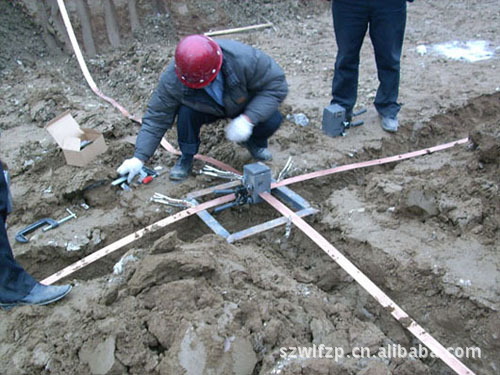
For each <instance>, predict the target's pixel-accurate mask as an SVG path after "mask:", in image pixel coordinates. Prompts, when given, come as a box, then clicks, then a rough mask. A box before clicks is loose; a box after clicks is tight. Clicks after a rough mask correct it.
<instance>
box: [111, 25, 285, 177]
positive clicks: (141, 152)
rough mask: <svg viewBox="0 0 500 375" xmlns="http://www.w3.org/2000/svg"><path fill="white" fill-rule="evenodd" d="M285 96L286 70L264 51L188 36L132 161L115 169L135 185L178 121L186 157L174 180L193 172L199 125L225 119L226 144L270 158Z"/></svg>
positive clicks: (175, 170)
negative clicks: (226, 119) (279, 108)
mask: <svg viewBox="0 0 500 375" xmlns="http://www.w3.org/2000/svg"><path fill="white" fill-rule="evenodd" d="M287 93H288V85H287V82H286V79H285V74H284V72H283V70H282V69H281V68H280V67H279V66H278V64H277V63H276V62H275V61H274V60H273V59H272V58H271V57H269V56H268V55H266V54H265V53H263V52H262V51H260V50H258V49H255V48H253V47H250V46H248V45H245V44H242V43H239V42H236V41H232V40H218V41H215V40H213V39H211V38H209V37H207V36H204V35H190V36H187V37H185V38H184V39H182V40H181V41H180V42H179V44H178V45H177V48H176V50H175V58H174V61H173V62H172V63H171V64H170V65H169V66H168V67H167V68H166V70H165V71H164V72H163V73H162V75H161V77H160V81H159V84H158V86H157V87H156V90H155V92H154V93H153V95H152V97H151V99H150V101H149V104H148V107H147V110H146V113H145V115H144V117H143V118H142V127H141V129H140V131H139V134H138V135H137V140H136V144H135V153H134V157H132V158H130V159H127V160H125V161H124V162H123V163H122V165H121V166H120V167H119V168H118V170H117V171H118V173H119V174H120V175H126V174H128V180H129V182H131V181H132V179H133V178H134V176H135V175H137V174H138V173H139V172H140V170H141V169H142V166H143V164H144V162H145V161H146V160H148V159H149V158H150V157H151V156H152V155H153V153H154V152H155V150H156V148H157V147H158V145H159V144H160V142H161V139H162V137H163V135H164V134H165V132H166V131H167V130H168V129H170V128H171V127H172V124H173V123H174V120H175V118H177V134H178V135H177V139H178V144H179V148H180V150H181V153H182V155H181V156H180V157H179V159H178V160H177V162H176V163H175V165H174V167H173V168H172V169H171V171H170V179H171V180H183V179H185V178H186V177H188V175H189V173H190V172H191V168H192V165H193V156H194V155H195V154H196V153H197V152H198V148H199V145H200V128H201V126H202V125H204V124H210V123H213V122H215V121H217V120H218V119H223V118H229V119H231V121H230V122H229V124H228V125H227V126H226V129H225V131H226V137H227V139H228V140H230V141H232V142H237V143H238V144H240V145H241V146H243V147H246V148H247V149H248V151H249V152H250V154H251V155H252V157H253V158H254V159H256V160H261V161H268V160H271V159H272V155H271V152H270V151H269V150H268V148H267V146H268V144H267V140H268V139H269V137H271V135H273V134H274V132H275V131H276V130H277V129H278V128H279V126H280V125H281V122H282V120H283V118H282V116H281V114H280V112H279V111H278V107H279V105H280V104H281V103H282V102H283V100H284V99H285V97H286V95H287Z"/></svg>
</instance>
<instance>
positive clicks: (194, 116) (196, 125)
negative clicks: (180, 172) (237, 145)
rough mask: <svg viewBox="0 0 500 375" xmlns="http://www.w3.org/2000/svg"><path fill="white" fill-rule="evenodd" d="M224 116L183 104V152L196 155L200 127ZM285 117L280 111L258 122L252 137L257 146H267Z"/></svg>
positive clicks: (180, 121) (179, 122)
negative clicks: (207, 112)
mask: <svg viewBox="0 0 500 375" xmlns="http://www.w3.org/2000/svg"><path fill="white" fill-rule="evenodd" d="M221 118H223V117H217V116H214V115H210V114H206V113H202V112H198V111H195V110H193V109H191V108H189V107H186V106H181V107H180V109H179V113H178V114H177V140H178V143H179V148H180V149H181V152H182V153H183V154H187V155H194V154H196V153H197V152H198V148H199V147H200V129H201V126H202V125H204V124H211V123H213V122H215V121H217V120H219V119H221ZM282 121H283V117H282V116H281V113H279V112H278V111H276V112H274V113H273V114H272V115H271V117H269V118H268V119H267V120H266V121H264V122H261V123H259V124H256V125H255V126H254V128H253V133H252V135H251V136H250V139H251V140H252V141H253V143H254V144H255V145H256V146H257V147H267V140H268V139H269V137H271V136H272V135H273V134H274V133H275V132H276V130H278V129H279V127H280V125H281V122H282Z"/></svg>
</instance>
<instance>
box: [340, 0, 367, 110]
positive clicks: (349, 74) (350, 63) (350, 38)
mask: <svg viewBox="0 0 500 375" xmlns="http://www.w3.org/2000/svg"><path fill="white" fill-rule="evenodd" d="M332 15H333V29H334V31H335V40H336V42H337V47H338V51H337V57H336V60H335V72H334V76H333V81H332V97H333V99H332V101H331V104H338V105H340V106H342V107H343V108H344V109H345V110H346V117H347V119H348V120H350V117H351V115H352V109H353V108H354V105H355V104H356V99H357V96H358V76H359V53H360V50H361V46H362V44H363V39H364V37H365V34H366V30H367V29H368V19H369V18H368V16H369V7H368V4H367V1H366V0H356V1H352V0H332Z"/></svg>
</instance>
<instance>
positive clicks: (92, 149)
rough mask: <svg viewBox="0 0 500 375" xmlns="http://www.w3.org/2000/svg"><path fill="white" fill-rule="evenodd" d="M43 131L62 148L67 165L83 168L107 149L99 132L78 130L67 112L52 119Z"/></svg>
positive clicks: (74, 121)
mask: <svg viewBox="0 0 500 375" xmlns="http://www.w3.org/2000/svg"><path fill="white" fill-rule="evenodd" d="M45 129H46V130H47V131H48V132H49V133H50V135H51V136H52V137H53V138H54V139H55V141H56V142H57V144H58V145H59V147H61V148H62V150H63V153H64V157H65V158H66V163H67V164H68V165H76V166H77V167H83V166H85V165H87V164H88V163H90V162H91V161H92V160H93V159H95V158H96V157H97V156H98V155H100V154H102V153H103V152H105V151H106V150H107V149H108V147H107V146H106V143H105V142H104V137H103V135H102V134H101V133H100V132H98V131H97V130H94V129H88V128H80V125H78V123H77V122H76V120H75V119H74V118H73V116H71V113H70V112H69V111H67V112H64V113H63V114H61V115H59V116H57V117H56V118H54V119H53V120H52V121H50V122H49V123H48V124H47V125H45ZM82 146H83V147H82Z"/></svg>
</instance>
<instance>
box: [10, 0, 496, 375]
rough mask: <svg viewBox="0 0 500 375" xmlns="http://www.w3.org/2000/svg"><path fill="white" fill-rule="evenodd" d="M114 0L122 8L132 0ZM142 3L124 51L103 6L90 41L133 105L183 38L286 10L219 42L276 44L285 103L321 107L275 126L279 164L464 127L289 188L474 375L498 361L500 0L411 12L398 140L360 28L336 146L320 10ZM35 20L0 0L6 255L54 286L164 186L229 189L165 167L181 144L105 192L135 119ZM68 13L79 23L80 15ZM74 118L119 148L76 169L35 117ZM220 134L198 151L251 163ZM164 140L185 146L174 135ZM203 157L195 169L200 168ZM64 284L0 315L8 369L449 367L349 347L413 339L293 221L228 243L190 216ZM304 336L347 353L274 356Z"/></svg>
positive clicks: (416, 6)
mask: <svg viewBox="0 0 500 375" xmlns="http://www.w3.org/2000/svg"><path fill="white" fill-rule="evenodd" d="M26 3H28V5H29V3H30V2H25V4H24V5H26ZM54 3H55V2H54ZM68 3H70V4H71V3H72V2H68ZM91 3H92V2H91ZM104 3H106V2H104ZM116 3H117V8H118V9H117V13H118V15H120V14H121V13H120V12H121V11H122V9H121V8H120V4H122V3H124V2H123V1H118V2H116ZM32 4H33V3H32ZM172 4H176V5H175V6H174V5H172ZM91 5H92V4H91ZM137 5H138V9H139V16H140V21H141V27H140V29H136V30H134V32H133V33H132V32H129V33H127V32H123V33H121V34H120V35H121V40H120V45H119V46H115V47H114V48H113V47H112V46H110V43H108V42H106V40H105V38H104V37H103V36H102V35H105V31H104V29H105V28H104V26H103V24H102V23H101V24H100V23H99V22H97V21H95V20H99V19H100V18H93V20H94V21H95V22H94V24H93V26H94V27H95V28H97V31H100V33H99V32H98V33H95V35H96V45H97V53H96V55H95V56H93V57H88V58H87V63H88V65H89V70H90V71H91V73H92V75H93V77H94V79H95V81H96V83H97V85H98V86H99V88H100V89H101V90H102V91H103V92H104V93H105V94H107V95H109V96H111V97H113V98H115V99H116V100H117V101H118V102H120V103H121V104H122V105H123V106H125V107H126V108H127V109H128V110H129V111H130V112H132V113H134V114H137V115H139V116H140V115H141V114H142V113H143V112H144V110H145V106H146V104H147V100H148V98H149V97H150V95H151V93H152V90H153V89H154V88H155V86H156V83H157V79H158V77H159V74H160V73H161V71H162V69H163V68H164V67H165V66H166V65H167V64H168V62H169V61H170V59H171V58H172V56H173V51H174V47H175V44H176V42H177V41H178V37H179V36H180V35H183V34H186V33H192V32H202V31H206V30H219V29H225V28H230V27H238V26H247V25H252V24H257V23H264V22H272V23H273V24H274V27H273V28H267V29H264V30H260V31H252V32H246V33H240V34H233V35H231V36H227V37H225V38H234V39H237V40H240V41H243V42H245V43H248V44H251V45H254V46H256V47H258V48H260V49H262V50H263V51H265V52H267V53H269V54H270V55H271V56H273V57H274V58H275V59H276V60H277V61H278V63H279V64H280V65H281V66H282V67H283V69H284V70H285V72H286V74H287V79H288V82H289V85H290V93H289V95H288V97H287V99H286V101H285V103H284V105H283V107H282V112H283V114H284V115H285V116H286V115H290V116H293V114H299V113H303V114H305V115H306V116H307V117H308V119H309V120H310V122H309V125H307V126H305V127H303V126H300V125H297V124H295V123H294V121H293V118H291V117H290V116H289V119H287V120H286V121H285V122H284V123H283V125H282V127H281V128H280V130H279V131H278V132H277V134H276V135H275V136H274V137H273V138H272V139H271V141H270V149H271V150H272V152H273V155H274V160H273V161H272V162H271V163H269V166H270V167H271V169H272V171H273V176H275V177H276V176H277V174H278V172H279V171H280V170H281V169H282V168H283V166H284V165H285V163H286V161H287V159H288V158H289V157H292V160H293V168H292V171H291V173H290V175H299V174H303V173H307V172H311V171H316V170H321V169H325V168H331V167H333V166H337V165H344V164H349V163H353V162H358V161H365V160H371V159H375V158H380V157H384V156H392V155H396V154H399V153H404V152H409V151H414V150H418V149H422V148H425V147H430V146H434V145H438V144H442V143H446V142H451V141H454V140H458V139H461V138H465V137H468V136H469V137H470V139H471V142H469V143H468V144H467V145H462V146H456V147H454V148H451V149H448V150H445V151H441V152H436V153H432V154H429V155H426V156H422V157H419V158H415V159H409V160H406V161H402V162H398V163H394V164H390V165H386V166H379V167H375V168H374V167H372V168H365V169H357V170H354V171H350V172H344V173H340V174H335V175H332V176H330V177H323V178H320V179H315V180H310V181H306V182H302V183H298V184H294V185H291V186H290V188H292V189H293V190H294V191H295V192H297V193H299V194H301V195H302V196H303V197H304V198H305V199H307V200H308V201H309V202H310V203H311V204H312V205H313V206H314V207H315V208H317V209H318V210H319V212H318V213H317V214H315V215H314V216H312V217H309V218H307V219H306V220H307V221H308V222H309V223H310V224H311V225H312V226H313V227H314V228H315V229H316V230H318V231H319V232H320V233H321V234H322V235H323V236H325V237H326V238H327V239H328V240H329V241H330V242H331V243H332V244H333V245H334V246H335V247H337V248H338V249H339V250H340V251H341V252H342V253H343V254H345V255H346V257H347V258H349V259H350V260H351V261H352V262H353V263H355V264H356V266H358V267H359V268H360V269H361V270H362V271H363V272H364V273H365V274H366V275H367V276H368V277H369V278H370V279H372V280H373V281H374V282H375V284H377V285H378V286H379V287H380V288H382V289H383V290H384V291H385V292H386V293H387V294H388V295H389V296H390V297H391V298H393V299H394V301H395V302H396V303H397V304H399V305H400V306H401V307H402V308H403V309H404V310H405V311H406V312H407V313H408V314H409V315H410V316H411V317H413V318H414V319H415V320H416V321H417V322H418V323H420V324H421V325H422V326H423V327H424V328H425V329H426V330H427V331H428V332H429V333H430V334H431V335H433V336H434V337H435V338H436V339H437V340H438V341H439V342H441V343H442V344H443V345H444V346H445V347H454V348H466V347H478V348H480V350H481V358H461V360H462V361H463V362H464V363H465V364H466V365H467V366H468V367H469V368H471V369H472V370H473V371H474V372H476V373H477V374H487V375H494V374H498V373H499V372H500V359H499V357H498V353H499V351H500V344H499V337H500V324H499V322H500V317H499V309H500V287H499V286H500V271H499V269H500V245H499V243H500V242H499V239H500V230H499V225H500V195H499V182H500V178H499V176H500V173H499V172H500V167H499V165H500V164H499V154H500V126H499V125H500V73H499V71H500V70H499V68H498V65H499V63H500V62H499V55H500V51H499V48H500V35H499V34H498V26H499V22H500V11H499V8H498V2H497V1H484V0H483V1H479V0H459V1H439V2H436V1H430V0H417V1H415V2H414V3H412V4H409V6H408V21H407V30H406V37H405V44H404V51H403V58H402V71H401V89H400V101H401V102H402V103H403V107H402V110H401V113H400V123H401V128H400V130H399V131H398V133H396V134H393V135H392V134H388V133H385V132H383V131H382V129H381V128H380V125H379V120H378V117H377V114H376V112H375V110H374V108H373V106H372V101H373V99H374V97H375V91H376V88H377V76H376V67H375V63H374V59H373V51H372V47H371V44H370V41H369V38H367V39H366V41H365V44H364V46H363V49H362V57H361V68H360V84H359V98H358V106H357V108H358V109H360V108H367V110H368V112H367V113H366V114H364V115H361V116H360V118H361V119H362V120H364V122H365V124H364V125H363V126H361V127H358V128H353V129H349V130H348V132H347V135H346V136H345V137H336V138H330V137H327V136H325V135H323V134H322V131H321V120H322V112H323V108H324V107H325V106H326V105H328V104H329V101H330V85H331V79H332V76H333V63H334V59H335V53H336V45H335V42H334V37H333V31H332V21H331V11H330V3H329V2H327V1H320V0H311V1H300V0H295V1H284V0H283V1H280V0H258V1H253V2H238V1H235V0H226V1H221V2H218V1H214V0H210V1H204V2H196V1H188V0H186V1H182V2H169V1H165V2H163V1H152V2H144V1H139V2H138V3H137ZM153 5H155V6H156V8H155V7H154V6H153ZM70 11H71V9H70ZM153 11H154V12H153ZM33 12H35V13H33ZM148 12H149V13H148ZM33 14H36V10H33V9H30V6H23V3H22V2H19V1H14V2H12V1H6V0H0V21H1V22H0V49H1V51H2V52H1V54H0V77H1V83H0V95H1V97H2V98H3V100H2V101H1V103H0V130H1V135H0V157H1V158H2V159H3V160H4V161H6V162H7V164H8V165H9V168H10V171H11V174H12V193H13V198H14V206H15V210H14V212H13V213H12V214H11V215H10V216H9V220H8V233H9V237H10V239H11V244H12V247H13V251H14V253H15V255H16V258H17V259H18V260H19V262H20V263H21V264H22V265H23V266H24V267H25V268H26V269H27V270H28V271H29V272H31V273H32V274H33V275H35V276H36V277H37V278H38V279H40V280H41V279H43V278H45V277H48V276H50V275H51V274H53V273H54V272H57V271H58V270H60V269H62V268H64V267H65V266H68V265H70V264H72V263H73V262H75V261H77V260H79V259H81V258H83V257H84V256H86V255H88V254H91V253H92V252H94V251H97V250H99V249H101V248H103V247H104V246H106V245H108V244H110V243H112V242H114V241H116V240H118V239H120V238H122V237H124V236H126V235H128V234H130V233H132V232H134V231H136V230H138V229H140V228H143V227H145V226H147V225H149V224H152V223H154V222H156V221H158V220H160V219H162V218H164V217H166V216H169V215H171V214H172V213H174V212H177V211H178V210H179V209H178V208H172V207H167V206H164V205H161V204H157V203H154V202H151V200H150V198H151V197H152V195H153V194H154V192H159V193H162V194H166V195H169V196H172V197H176V198H181V197H184V196H185V195H186V194H187V193H189V192H191V191H195V190H199V189H202V188H205V187H209V186H214V185H217V184H219V183H221V182H223V181H222V180H219V179H216V178H210V177H207V176H204V175H200V174H198V173H193V175H192V176H191V177H190V178H189V179H188V180H187V181H185V182H184V183H181V184H174V183H172V182H170V181H169V180H168V169H169V168H170V167H171V166H172V165H173V164H174V162H175V160H176V157H175V156H173V155H171V154H169V153H168V152H167V151H165V150H163V149H160V148H159V149H158V150H157V152H156V153H155V155H154V157H153V158H152V159H151V160H150V162H149V163H148V166H150V167H157V168H159V170H160V176H159V177H158V178H156V179H155V180H154V181H153V183H151V184H149V185H143V186H140V187H136V188H134V189H133V190H132V191H131V192H126V191H123V190H121V189H119V188H115V187H112V186H111V185H110V184H109V182H110V181H111V180H112V179H114V178H115V177H116V173H115V169H116V168H117V167H118V166H119V164H120V163H121V162H122V160H123V159H125V158H127V157H130V156H131V155H132V153H133V145H132V144H131V143H130V142H129V140H130V139H134V137H135V135H136V134H137V132H138V129H139V127H138V125H137V124H135V123H133V122H131V121H129V120H128V119H126V118H124V117H123V116H122V115H121V114H120V113H119V112H118V111H117V110H116V109H114V108H113V107H111V106H110V105H108V104H107V103H106V102H104V101H102V100H101V99H99V98H98V97H97V96H95V95H94V94H93V92H92V91H91V90H90V89H89V87H88V86H87V85H86V83H85V81H84V78H83V76H82V74H81V71H80V69H79V68H78V65H77V63H76V59H75V58H74V56H73V55H72V54H68V53H67V52H65V50H66V51H67V46H65V45H64V35H61V34H57V27H56V26H57V24H56V21H57V18H50V17H52V16H51V15H50V13H48V14H49V16H50V17H49V19H48V21H47V20H46V22H45V23H44V22H42V21H43V20H40V19H37V18H36V17H33ZM205 15H206V16H205ZM72 17H73V18H74V19H73V21H74V22H75V28H76V30H77V35H79V37H81V34H80V25H79V23H78V19H77V17H75V15H74V11H73V13H72ZM96 17H97V16H96ZM51 25H52V26H54V25H55V26H54V28H53V29H51ZM49 26H50V27H49ZM120 27H121V28H122V29H123V28H124V26H123V24H120ZM50 30H52V31H50ZM54 30H55V31H54ZM469 40H485V41H488V43H489V46H490V48H491V50H492V51H493V52H492V55H493V56H492V57H491V58H489V59H485V60H481V61H476V62H468V61H465V60H463V59H461V60H456V59H451V58H448V57H445V56H443V55H439V54H438V53H436V52H434V50H433V49H432V46H433V45H436V44H439V43H444V42H450V41H460V42H467V41H469ZM422 46H426V51H427V52H425V53H423V52H422ZM419 47H420V48H419ZM66 110H69V111H70V112H71V114H72V115H73V116H74V118H75V119H76V120H77V121H78V123H79V124H80V126H82V127H86V128H93V129H97V130H99V131H100V132H102V133H103V134H104V137H105V140H106V143H107V145H108V150H107V151H106V152H105V153H104V154H102V155H100V157H99V158H97V159H96V160H95V161H94V162H92V163H90V164H89V165H88V166H87V167H85V168H79V167H72V166H68V165H66V163H65V160H64V156H63V153H62V151H61V150H60V148H59V147H58V146H57V144H56V143H55V142H54V140H53V139H52V138H51V136H50V135H49V134H48V133H47V131H46V130H45V129H44V126H45V125H46V124H47V123H48V122H49V121H50V120H51V119H53V118H54V117H55V116H57V115H59V114H60V113H62V112H64V111H66ZM223 126H224V124H223V123H219V124H217V125H215V126H212V127H205V128H203V129H202V148H201V153H203V154H206V155H209V156H212V157H214V158H216V159H219V160H221V161H223V162H225V163H228V164H230V165H232V166H233V167H235V168H237V169H238V170H242V169H243V166H244V165H245V164H248V163H250V162H251V159H250V156H249V154H248V153H247V151H246V150H244V149H241V148H239V147H238V146H235V145H233V144H231V143H229V142H228V141H226V140H225V139H224V132H223ZM167 139H168V140H169V141H170V142H171V143H172V144H174V145H176V135H175V130H173V131H169V132H168V133H167ZM202 166H203V163H201V162H200V161H197V162H196V164H195V167H196V168H195V169H196V170H199V169H200V168H201V167H202ZM212 197H213V196H209V197H207V199H211V198H212ZM66 208H70V209H71V210H72V211H74V212H75V213H76V214H77V216H78V217H77V219H74V220H71V221H69V222H67V223H65V224H63V225H61V226H60V227H59V228H57V229H54V230H51V231H48V232H42V231H37V232H35V233H34V234H32V235H30V241H29V242H28V243H27V244H20V243H17V242H16V241H15V240H14V236H15V234H16V232H17V231H19V230H20V229H22V228H24V227H26V226H27V225H29V224H31V223H33V222H34V221H36V220H38V219H41V218H44V217H50V218H54V219H59V218H62V217H64V216H66V215H67V213H66V210H65V209H66ZM278 216H279V214H278V213H276V211H275V210H274V209H273V208H271V207H269V206H267V205H266V204H265V203H261V204H259V205H254V206H251V207H247V206H245V207H242V208H237V209H231V210H226V211H223V212H222V213H221V214H219V215H217V218H218V220H219V221H220V222H221V223H222V224H223V225H224V226H225V227H226V228H227V229H228V230H229V231H230V232H234V231H237V230H241V229H244V228H247V227H249V226H251V225H254V224H257V223H261V222H264V221H266V220H269V219H271V218H276V217H278ZM117 264H118V265H119V266H120V267H117ZM119 271H121V272H119ZM60 282H67V283H71V284H72V285H73V286H74V288H73V291H72V292H71V294H70V295H69V296H68V297H66V298H65V299H64V300H62V301H60V302H58V303H56V304H53V305H49V306H46V307H29V306H26V307H19V308H15V309H12V310H10V311H8V312H5V311H2V312H0V316H1V319H0V342H1V343H0V369H1V370H0V373H2V374H9V375H10V374H12V375H14V374H15V375H18V374H83V373H86V374H96V375H97V374H161V375H167V374H187V375H198V374H200V375H201V374H236V375H245V374H253V375H257V374H259V375H264V374H304V375H306V374H307V375H309V374H346V375H347V374H364V375H366V374H370V375H372V374H375V375H378V374H395V375H406V374H407V375H410V374H452V373H454V372H453V371H452V370H451V369H449V368H448V367H447V366H446V365H445V364H444V363H443V362H441V361H439V360H436V359H435V358H418V359H415V358H413V359H410V358H389V359H387V358H386V359H380V358H362V359H359V358H353V356H352V355H350V354H352V353H351V350H352V349H353V348H355V347H369V348H371V349H372V353H373V352H376V351H377V350H378V349H380V348H383V347H387V346H388V345H393V344H394V345H397V344H399V345H401V346H403V347H405V348H410V347H415V346H417V345H418V340H417V339H415V338H414V337H413V336H412V335H411V334H410V333H409V332H408V331H407V330H406V329H405V328H404V327H403V326H402V325H401V324H400V323H399V322H396V321H395V320H394V319H393V318H392V317H391V316H390V314H389V313H388V312H387V311H384V309H383V308H381V307H380V305H378V304H377V303H376V301H375V300H374V299H373V298H372V297H371V296H369V295H368V294H367V293H366V292H365V291H364V290H363V289H362V288H361V287H360V286H359V285H358V284H357V283H356V282H355V281H354V280H353V279H352V278H351V277H350V276H348V275H347V274H346V273H345V272H344V271H343V270H342V269H341V268H340V267H339V266H337V265H336V264H335V263H334V262H333V261H332V260H331V259H330V258H329V257H328V256H327V255H326V254H324V253H323V252H322V251H321V250H320V249H319V248H318V247H317V246H316V245H315V244H314V243H313V242H312V241H310V240H309V239H308V238H307V237H306V236H305V235H304V234H302V233H301V232H300V231H299V230H298V229H297V228H294V227H292V228H291V233H290V235H289V236H288V235H286V230H285V228H284V227H280V228H277V229H274V230H270V231H268V232H264V233H262V234H260V235H257V236H254V237H250V238H248V239H245V240H242V241H239V242H236V243H234V244H228V243H227V242H226V241H225V240H224V239H223V238H221V237H218V236H217V235H215V234H213V233H212V232H211V231H210V229H208V227H207V226H206V225H205V224H204V223H203V222H202V221H201V220H200V219H199V218H198V217H196V216H192V217H189V218H187V219H184V220H182V221H180V222H178V223H176V224H173V225H171V226H169V227H167V228H165V229H161V230H158V231H155V232H154V233H151V234H148V235H146V236H145V237H143V238H141V239H140V240H138V241H136V242H134V243H133V244H131V245H129V246H127V247H125V248H123V249H121V250H119V251H117V252H115V253H113V254H111V255H108V256H107V257H105V258H103V259H102V260H100V261H98V262H95V263H92V264H90V265H89V266H87V267H85V268H83V269H82V270H80V271H78V272H76V273H74V274H72V275H70V276H69V277H68V278H66V279H64V280H62V281H60ZM313 344H316V345H319V344H324V345H326V346H332V347H342V348H343V349H344V350H345V354H346V356H345V357H343V358H341V359H340V360H339V361H334V360H332V359H326V358H323V359H317V358H316V359H304V358H302V359H300V358H298V359H293V358H286V359H285V358H282V357H281V356H280V354H281V353H280V348H283V347H284V348H288V347H295V346H312V345H313Z"/></svg>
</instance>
